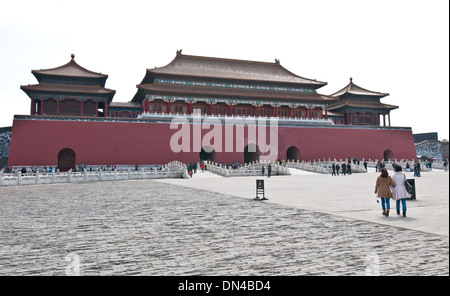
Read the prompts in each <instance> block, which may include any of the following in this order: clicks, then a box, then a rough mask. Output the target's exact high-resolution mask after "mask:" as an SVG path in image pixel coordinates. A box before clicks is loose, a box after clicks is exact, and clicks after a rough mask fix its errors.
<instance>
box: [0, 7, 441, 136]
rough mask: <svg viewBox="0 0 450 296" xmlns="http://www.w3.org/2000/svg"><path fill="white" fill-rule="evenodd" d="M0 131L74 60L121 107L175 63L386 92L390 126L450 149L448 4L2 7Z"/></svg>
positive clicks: (26, 111) (329, 88)
mask: <svg viewBox="0 0 450 296" xmlns="http://www.w3.org/2000/svg"><path fill="white" fill-rule="evenodd" d="M0 8H1V10H0V127H2V126H10V125H12V120H13V116H14V114H29V112H30V99H29V98H28V96H27V95H26V94H25V93H24V92H23V91H22V90H20V85H26V84H35V83H37V80H36V79H35V78H34V76H33V75H32V74H31V70H36V69H48V68H54V67H58V66H61V65H63V64H65V63H67V62H69V61H70V55H71V54H72V53H73V54H75V60H76V61H77V63H78V64H80V65H81V66H83V67H85V68H87V69H89V70H91V71H95V72H101V73H105V74H108V75H109V78H108V80H107V82H106V87H107V88H111V89H114V90H116V95H115V97H114V101H116V102H126V101H130V100H131V99H132V97H133V96H134V94H135V92H136V85H137V84H139V83H140V82H141V80H142V79H143V77H144V75H145V70H146V69H147V68H153V67H155V66H157V67H161V66H165V65H166V64H168V63H169V62H170V61H171V60H172V59H173V58H174V57H175V53H176V50H177V49H182V50H183V54H187V55H199V56H210V57H221V58H233V59H243V60H254V61H264V62H274V61H275V58H277V59H280V62H281V65H282V66H284V67H285V68H286V69H288V70H290V71H291V72H293V73H295V74H297V75H299V76H303V77H306V78H311V79H317V80H320V81H325V82H328V85H327V86H325V87H323V88H321V89H319V91H318V92H319V93H321V94H325V95H329V94H332V93H334V92H336V91H338V90H340V89H341V88H343V87H344V86H346V85H347V84H348V82H349V78H350V77H353V82H354V83H355V84H357V85H359V86H361V87H363V88H366V89H369V90H372V91H377V92H387V93H389V94H390V96H388V97H385V98H383V99H382V100H381V101H382V102H383V103H387V104H392V105H397V106H399V107H400V108H399V109H397V110H394V111H392V112H391V125H392V126H407V127H412V129H413V133H425V132H438V135H439V138H444V139H449V1H447V0H429V1H418V0H407V1H406V0H388V1H386V0H377V1H367V0H355V1H353V0H339V1H338V0H309V1H304V0H297V1H285V0H278V1H265V0H258V1H249V0H247V1H245V0H240V1H235V0H228V1H195V0H190V1H170V0H164V1H160V0H158V1H150V0H147V1H137V0H127V1H116V0H109V1H94V0H87V1H86V0H77V1H66V0H54V1H51V0H39V1H35V0H33V1H20V0H15V1H6V0H0Z"/></svg>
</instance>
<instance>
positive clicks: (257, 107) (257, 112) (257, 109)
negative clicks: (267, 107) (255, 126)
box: [256, 105, 259, 117]
mask: <svg viewBox="0 0 450 296" xmlns="http://www.w3.org/2000/svg"><path fill="white" fill-rule="evenodd" d="M256 116H258V117H259V105H256Z"/></svg>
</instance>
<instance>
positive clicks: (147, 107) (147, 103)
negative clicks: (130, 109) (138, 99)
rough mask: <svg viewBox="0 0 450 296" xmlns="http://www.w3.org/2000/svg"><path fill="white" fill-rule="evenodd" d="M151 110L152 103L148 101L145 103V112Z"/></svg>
mask: <svg viewBox="0 0 450 296" xmlns="http://www.w3.org/2000/svg"><path fill="white" fill-rule="evenodd" d="M149 109H150V102H149V101H148V100H145V101H144V112H148V110H149Z"/></svg>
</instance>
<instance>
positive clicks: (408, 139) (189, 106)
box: [9, 50, 416, 170]
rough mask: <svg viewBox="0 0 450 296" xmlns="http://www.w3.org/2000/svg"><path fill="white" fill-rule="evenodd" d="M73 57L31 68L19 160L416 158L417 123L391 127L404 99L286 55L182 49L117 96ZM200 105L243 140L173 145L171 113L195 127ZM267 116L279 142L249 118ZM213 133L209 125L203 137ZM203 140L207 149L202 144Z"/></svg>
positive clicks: (14, 160) (15, 152)
mask: <svg viewBox="0 0 450 296" xmlns="http://www.w3.org/2000/svg"><path fill="white" fill-rule="evenodd" d="M74 58H75V56H74V55H72V57H71V60H70V61H69V63H67V64H65V65H63V66H60V67H57V68H51V69H47V70H33V71H32V74H33V75H34V76H35V77H36V79H37V80H38V82H39V83H38V84H34V85H25V86H21V89H22V90H23V91H24V92H25V93H26V94H27V95H28V96H29V98H30V99H31V107H30V115H16V116H15V117H14V121H13V128H12V139H11V149H10V158H9V164H10V165H11V166H43V165H47V166H58V167H59V168H60V169H61V170H67V169H69V168H71V167H74V166H75V165H78V164H88V165H107V164H115V165H120V164H125V165H136V164H138V165H139V164H163V163H168V162H170V161H173V160H179V161H182V162H185V163H191V162H195V161H198V160H199V159H208V160H213V161H217V162H220V163H222V162H226V163H234V162H240V163H244V162H250V161H257V160H262V159H269V158H270V159H271V160H277V159H292V160H299V161H302V160H306V161H308V160H313V159H323V158H327V159H328V158H331V159H333V158H336V159H338V160H339V159H345V158H347V157H352V158H353V157H358V158H360V159H362V158H366V159H369V158H371V159H374V160H375V159H378V160H381V159H409V160H412V159H415V158H416V150H415V146H414V139H413V135H412V131H411V128H409V127H406V128H405V127H391V126H390V125H391V124H390V111H391V110H393V109H396V108H398V107H397V106H393V105H389V104H385V103H382V102H381V101H380V100H381V99H382V98H384V97H386V96H388V95H389V94H388V93H380V92H374V91H370V90H367V89H364V88H362V87H360V86H357V85H356V84H354V83H353V79H350V83H349V84H348V85H347V86H346V87H344V88H342V89H341V90H340V91H338V92H336V93H334V94H332V95H324V94H320V93H319V92H318V90H319V89H320V88H321V87H323V86H325V85H326V84H327V83H326V82H321V81H318V80H315V79H309V78H304V77H301V76H298V75H296V74H293V73H292V72H290V71H288V70H287V69H285V68H284V67H283V66H281V64H280V61H279V60H275V62H274V63H268V62H256V61H247V60H235V59H223V58H211V57H201V56H191V55H184V54H182V53H181V50H179V51H177V53H176V56H175V58H174V59H173V60H172V61H171V62H170V63H169V64H167V65H166V66H164V67H159V68H154V69H147V71H146V74H145V76H144V78H143V80H142V81H141V83H140V84H139V85H137V92H136V94H135V95H134V97H133V98H132V100H131V101H129V102H125V103H120V102H118V103H114V102H112V100H113V97H114V95H115V91H114V90H111V89H108V88H105V83H106V80H107V78H108V75H105V74H101V73H97V72H93V71H90V70H87V69H86V68H83V67H81V66H80V65H79V64H77V63H76V62H75V59H74ZM197 112H198V113H200V114H201V116H202V117H203V118H217V120H219V122H222V123H223V122H224V121H225V119H226V118H239V120H237V121H236V125H234V127H233V128H234V129H232V132H233V131H234V130H235V129H236V128H237V126H243V127H244V128H246V129H247V130H246V131H245V133H244V134H243V135H242V136H239V137H238V136H237V132H236V137H235V138H233V139H232V141H233V142H232V143H231V144H232V145H231V146H232V148H234V147H235V144H236V146H237V145H238V143H242V145H243V147H245V149H242V150H243V151H238V149H233V150H232V151H229V150H227V149H225V147H223V146H222V147H217V146H214V148H213V149H206V146H205V144H204V143H203V142H201V143H197V142H194V140H195V138H192V139H191V141H190V142H189V143H188V144H189V145H188V146H189V147H188V149H187V151H185V150H183V151H181V152H178V151H177V152H175V151H172V149H171V146H170V143H171V137H172V136H173V135H174V133H175V132H176V130H174V129H173V128H171V121H172V119H174V118H180V117H185V118H186V120H187V121H186V122H188V123H189V128H190V129H191V130H194V126H195V122H194V119H193V116H192V114H193V113H197ZM380 116H382V120H380ZM386 116H387V121H386ZM269 118H273V119H276V120H277V129H278V133H277V134H278V138H277V139H271V141H273V142H274V143H275V144H276V146H271V147H272V148H271V149H270V150H268V151H260V149H259V148H260V147H258V145H257V143H254V141H253V139H252V137H250V136H249V132H248V124H246V121H245V120H249V121H250V122H251V121H252V120H253V122H255V121H256V120H266V119H267V120H269ZM244 119H245V120H244ZM247 122H248V121H247ZM208 132H209V130H208V129H207V127H206V128H205V127H204V126H203V127H202V128H201V129H199V133H200V137H199V138H200V139H203V138H204V136H205V135H206V134H208ZM229 132H230V130H229V129H226V128H225V125H223V127H222V130H220V131H218V134H220V137H222V139H221V140H222V142H223V143H225V141H227V140H229V137H228V136H229V134H227V133H229ZM193 133H194V132H193V131H192V132H191V135H192V134H193ZM258 133H259V131H258ZM218 137H219V136H218ZM215 140H219V139H214V141H213V142H214V145H215V144H216V143H215ZM197 141H198V140H197ZM275 144H274V145H275ZM211 145H213V144H211ZM198 146H200V147H201V151H197V150H196V148H195V147H198ZM255 146H256V148H255ZM250 147H252V149H250ZM204 148H205V149H204ZM208 148H212V147H208ZM228 148H229V147H228ZM253 148H255V149H253ZM275 148H276V149H275ZM211 150H212V151H211ZM206 151H210V152H206Z"/></svg>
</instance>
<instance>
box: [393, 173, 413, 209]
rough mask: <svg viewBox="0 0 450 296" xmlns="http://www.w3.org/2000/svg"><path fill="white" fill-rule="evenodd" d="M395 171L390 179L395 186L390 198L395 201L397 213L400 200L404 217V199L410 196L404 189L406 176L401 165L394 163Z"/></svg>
mask: <svg viewBox="0 0 450 296" xmlns="http://www.w3.org/2000/svg"><path fill="white" fill-rule="evenodd" d="M394 170H395V173H394V174H393V175H392V179H393V180H394V183H395V188H394V189H393V190H392V199H393V200H395V201H396V208H397V215H400V201H401V203H402V210H403V217H406V199H407V198H411V194H409V193H408V191H406V187H405V181H406V176H405V175H404V174H403V173H402V167H401V166H399V165H396V166H395V167H394Z"/></svg>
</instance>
